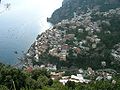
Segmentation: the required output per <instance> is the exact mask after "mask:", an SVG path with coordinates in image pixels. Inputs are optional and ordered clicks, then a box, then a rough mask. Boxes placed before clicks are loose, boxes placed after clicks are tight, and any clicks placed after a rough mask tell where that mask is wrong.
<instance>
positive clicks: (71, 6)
mask: <svg viewBox="0 0 120 90" xmlns="http://www.w3.org/2000/svg"><path fill="white" fill-rule="evenodd" d="M119 6H120V0H64V1H63V3H62V7H60V8H59V9H57V10H56V11H55V12H54V13H53V14H52V16H51V18H48V21H49V22H51V23H53V24H56V23H58V22H60V21H62V20H64V19H71V18H72V17H74V14H75V13H76V14H77V15H80V14H81V13H86V11H87V10H88V9H94V10H97V9H99V10H100V11H107V10H109V9H114V8H116V7H119Z"/></svg>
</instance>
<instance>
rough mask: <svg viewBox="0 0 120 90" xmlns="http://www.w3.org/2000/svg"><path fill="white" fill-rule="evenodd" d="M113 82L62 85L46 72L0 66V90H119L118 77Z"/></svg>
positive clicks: (68, 83) (119, 77)
mask: <svg viewBox="0 0 120 90" xmlns="http://www.w3.org/2000/svg"><path fill="white" fill-rule="evenodd" d="M114 80H115V82H113V81H104V80H102V81H93V82H91V83H89V84H84V83H83V84H82V83H75V82H70V81H68V82H67V83H66V84H65V85H62V84H61V83H60V82H58V81H56V80H55V81H53V80H51V79H50V74H49V73H48V72H47V71H46V70H41V69H36V70H33V71H32V72H26V71H23V70H20V69H15V68H13V67H11V66H5V65H3V64H0V90H120V76H119V75H117V76H116V77H115V78H114Z"/></svg>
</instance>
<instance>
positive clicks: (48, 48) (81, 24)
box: [24, 8, 120, 85]
mask: <svg viewBox="0 0 120 90" xmlns="http://www.w3.org/2000/svg"><path fill="white" fill-rule="evenodd" d="M93 13H94V15H98V16H103V17H105V18H109V17H113V16H114V15H116V16H120V8H116V9H111V10H109V11H108V12H99V11H95V10H94V9H93V10H90V9H88V11H87V13H85V14H81V15H77V14H76V13H75V12H74V13H73V14H74V18H72V19H71V20H68V19H66V20H62V21H61V22H59V23H58V24H56V25H54V26H53V27H51V28H49V29H48V30H46V31H45V32H43V33H42V34H41V35H38V37H37V38H36V41H35V42H34V43H33V45H32V46H31V47H30V49H29V50H28V52H27V53H26V56H25V61H26V62H25V64H24V67H25V70H28V71H29V72H30V71H32V70H34V69H38V68H45V69H46V70H47V71H50V72H51V77H52V79H53V80H54V79H58V78H59V81H60V82H61V83H63V85H64V84H65V83H66V82H67V81H74V82H81V83H89V82H90V81H91V80H92V77H93V78H95V77H96V79H95V80H101V79H108V80H111V79H112V76H113V75H114V74H115V72H116V71H114V70H112V69H111V70H106V71H102V70H101V71H100V72H99V73H97V71H94V70H92V68H89V67H88V71H87V76H89V77H90V76H91V78H89V80H88V79H84V77H85V75H84V74H85V72H84V73H83V71H82V69H81V70H79V69H77V73H76V75H77V76H75V75H71V76H64V73H65V71H64V70H63V72H58V73H56V71H58V69H57V66H56V65H53V64H51V63H46V64H41V65H39V64H38V65H37V64H36V65H33V62H34V61H35V62H37V63H39V62H40V61H41V59H40V58H41V55H42V54H44V53H46V52H47V53H48V54H49V55H50V56H54V57H57V58H58V59H59V60H60V61H64V62H67V57H68V56H69V52H70V50H72V52H73V56H75V57H77V55H78V54H81V53H85V52H86V53H87V52H89V51H90V50H95V51H98V50H99V49H102V48H103V47H104V44H103V42H102V40H101V38H100V37H99V36H98V34H99V33H102V32H103V33H105V34H111V32H110V31H109V30H108V31H106V30H105V31H103V30H102V27H100V25H101V23H105V24H107V25H110V22H109V20H107V19H106V20H101V21H99V20H97V21H93V20H92V19H93V17H92V15H93ZM79 35H81V36H79ZM82 35H83V37H82ZM101 44H103V45H102V46H101ZM119 46H120V45H119V44H117V45H115V47H119ZM115 47H114V48H115ZM118 53H119V48H118V49H116V50H115V49H113V50H112V52H111V55H112V56H113V57H114V58H117V60H119V57H120V56H119V54H118ZM101 63H102V62H101ZM103 63H105V65H104V64H103V66H106V62H104V61H103ZM53 71H54V72H53ZM108 71H110V72H109V73H108ZM113 72H114V73H113Z"/></svg>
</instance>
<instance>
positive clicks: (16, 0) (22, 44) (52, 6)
mask: <svg viewBox="0 0 120 90" xmlns="http://www.w3.org/2000/svg"><path fill="white" fill-rule="evenodd" d="M62 1H63V0H1V3H0V62H2V63H5V64H10V65H14V64H16V63H19V60H18V59H17V58H18V57H22V56H23V53H25V52H27V50H28V49H29V47H30V46H31V44H32V43H33V42H34V41H35V39H36V37H37V35H38V34H40V33H42V32H44V31H45V30H46V29H48V28H50V27H51V26H52V25H51V24H50V23H48V22H47V21H46V19H47V17H50V16H51V14H52V13H53V12H54V10H56V9H57V8H59V7H60V6H61V4H62Z"/></svg>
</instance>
